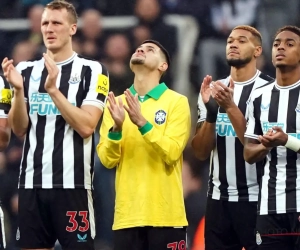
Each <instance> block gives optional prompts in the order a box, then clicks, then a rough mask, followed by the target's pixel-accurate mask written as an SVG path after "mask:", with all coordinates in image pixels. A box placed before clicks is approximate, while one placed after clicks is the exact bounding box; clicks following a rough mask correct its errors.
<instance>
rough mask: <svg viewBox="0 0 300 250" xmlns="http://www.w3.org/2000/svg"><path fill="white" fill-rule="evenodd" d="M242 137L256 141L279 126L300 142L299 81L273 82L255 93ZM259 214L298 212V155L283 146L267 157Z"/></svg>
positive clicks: (299, 162)
mask: <svg viewBox="0 0 300 250" xmlns="http://www.w3.org/2000/svg"><path fill="white" fill-rule="evenodd" d="M248 110H249V117H248V124H247V130H246V133H245V137H249V138H253V139H256V138H257V136H258V135H263V134H265V133H266V132H267V131H268V129H269V128H272V127H273V126H279V127H281V128H282V130H283V131H284V132H285V133H287V134H289V135H292V136H295V137H296V138H298V139H300V81H298V82H297V83H295V84H293V85H291V86H286V87H282V86H279V85H278V84H277V82H276V81H274V82H271V83H270V84H268V85H266V86H263V87H261V88H258V89H257V90H255V91H254V93H253V95H252V98H251V101H250V103H249V109H248ZM258 211H259V214H261V215H264V214H276V213H277V214H280V213H288V212H300V155H299V154H297V153H296V152H294V151H292V150H290V149H287V148H286V147H284V146H279V147H276V148H273V149H272V150H271V151H270V152H269V153H268V155H267V161H266V164H265V166H264V173H263V177H262V184H261V190H260V201H259V210H258Z"/></svg>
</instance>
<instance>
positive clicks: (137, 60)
mask: <svg viewBox="0 0 300 250" xmlns="http://www.w3.org/2000/svg"><path fill="white" fill-rule="evenodd" d="M144 62H145V59H144V58H138V57H136V58H132V59H131V64H133V65H141V64H144Z"/></svg>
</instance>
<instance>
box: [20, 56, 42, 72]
mask: <svg viewBox="0 0 300 250" xmlns="http://www.w3.org/2000/svg"><path fill="white" fill-rule="evenodd" d="M34 66H42V67H44V59H43V58H41V59H39V60H34V61H22V62H19V63H18V64H17V66H16V69H17V70H18V71H22V70H25V69H27V68H29V67H34Z"/></svg>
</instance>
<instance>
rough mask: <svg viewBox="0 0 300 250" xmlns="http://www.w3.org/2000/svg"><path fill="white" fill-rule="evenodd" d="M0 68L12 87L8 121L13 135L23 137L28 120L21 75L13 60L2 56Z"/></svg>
mask: <svg viewBox="0 0 300 250" xmlns="http://www.w3.org/2000/svg"><path fill="white" fill-rule="evenodd" d="M20 65H22V63H20ZM18 66H19V65H18ZM21 67H22V66H20V68H21ZM2 69H3V72H4V76H5V78H6V80H7V81H8V82H9V83H10V84H11V85H12V86H13V88H14V98H13V102H12V104H11V109H10V111H9V114H8V122H9V124H10V126H11V128H12V130H13V132H14V133H15V135H16V136H18V137H23V136H24V135H25V134H26V132H27V128H28V122H29V118H28V114H27V107H26V102H25V101H24V82H23V77H22V76H21V74H20V73H19V71H18V70H17V69H16V68H15V67H14V66H13V60H8V59H7V58H4V60H3V62H2ZM19 70H20V69H19Z"/></svg>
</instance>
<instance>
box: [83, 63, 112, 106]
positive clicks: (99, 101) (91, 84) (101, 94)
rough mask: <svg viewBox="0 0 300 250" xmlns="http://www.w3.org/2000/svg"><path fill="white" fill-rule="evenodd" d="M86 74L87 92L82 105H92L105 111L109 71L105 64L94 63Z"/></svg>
mask: <svg viewBox="0 0 300 250" xmlns="http://www.w3.org/2000/svg"><path fill="white" fill-rule="evenodd" d="M86 74H87V75H86V76H85V87H86V92H85V96H84V99H83V101H82V105H92V106H95V107H97V108H99V109H101V110H103V108H104V107H105V103H106V99H107V95H108V92H109V75H108V71H107V69H106V68H105V66H104V65H103V64H100V63H98V62H95V61H92V63H91V64H90V71H87V73H86Z"/></svg>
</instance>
